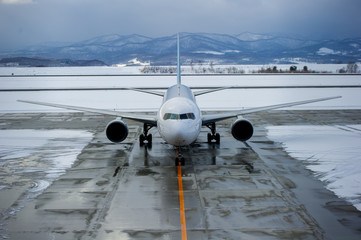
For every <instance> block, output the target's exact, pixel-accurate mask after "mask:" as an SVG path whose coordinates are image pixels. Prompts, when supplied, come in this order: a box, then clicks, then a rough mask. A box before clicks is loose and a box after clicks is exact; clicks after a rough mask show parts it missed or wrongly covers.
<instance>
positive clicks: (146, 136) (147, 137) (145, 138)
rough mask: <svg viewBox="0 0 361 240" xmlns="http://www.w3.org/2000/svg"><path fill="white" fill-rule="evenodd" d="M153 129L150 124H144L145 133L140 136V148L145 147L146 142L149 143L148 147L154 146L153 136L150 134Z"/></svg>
mask: <svg viewBox="0 0 361 240" xmlns="http://www.w3.org/2000/svg"><path fill="white" fill-rule="evenodd" d="M152 127H153V125H150V124H148V123H144V127H143V133H142V134H140V135H139V144H140V146H143V145H144V142H145V141H147V143H148V145H152V134H148V131H149V130H150V129H151V128H152Z"/></svg>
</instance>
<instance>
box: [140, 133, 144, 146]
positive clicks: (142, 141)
mask: <svg viewBox="0 0 361 240" xmlns="http://www.w3.org/2000/svg"><path fill="white" fill-rule="evenodd" d="M144 141H145V136H144V135H143V134H140V135H139V144H140V146H143V145H144Z"/></svg>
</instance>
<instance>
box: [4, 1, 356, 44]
mask: <svg viewBox="0 0 361 240" xmlns="http://www.w3.org/2000/svg"><path fill="white" fill-rule="evenodd" d="M177 32H207V33H226V34H239V33H242V32H253V33H291V34H299V35H301V36H305V37H309V38H314V39H320V38H331V39H343V38H348V37H361V1H360V0H0V49H3V50H6V49H11V48H19V47H23V46H26V45H31V44H37V43H43V42H74V41H81V40H86V39H89V38H92V37H96V36H100V35H106V34H121V35H127V34H133V33H136V34H141V35H145V36H149V37H160V36H168V35H172V34H175V33H177Z"/></svg>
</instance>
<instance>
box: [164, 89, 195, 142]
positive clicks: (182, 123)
mask: <svg viewBox="0 0 361 240" xmlns="http://www.w3.org/2000/svg"><path fill="white" fill-rule="evenodd" d="M201 127H202V115H201V111H200V110H199V107H198V105H197V103H196V100H195V97H194V95H193V93H192V91H191V90H190V89H189V88H188V87H187V86H184V85H180V86H179V88H178V86H177V85H174V86H172V87H170V88H168V90H167V92H166V93H165V95H164V99H163V103H162V106H161V107H160V109H159V111H158V114H157V128H158V131H159V134H160V136H161V137H162V138H163V139H164V140H165V141H166V142H167V143H169V144H172V145H174V146H177V147H181V146H185V145H189V144H191V143H193V142H194V141H195V140H196V139H197V137H198V135H199V133H200V131H201Z"/></svg>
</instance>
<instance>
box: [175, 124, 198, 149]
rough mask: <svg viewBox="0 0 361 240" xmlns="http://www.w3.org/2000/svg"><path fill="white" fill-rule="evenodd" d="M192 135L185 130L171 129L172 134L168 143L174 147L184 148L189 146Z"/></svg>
mask: <svg viewBox="0 0 361 240" xmlns="http://www.w3.org/2000/svg"><path fill="white" fill-rule="evenodd" d="M193 135H194V133H193V132H191V131H189V129H187V128H177V129H173V131H172V134H171V136H170V138H169V143H171V144H173V145H175V146H185V145H189V144H191V143H192V142H193V141H194V139H193Z"/></svg>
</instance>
